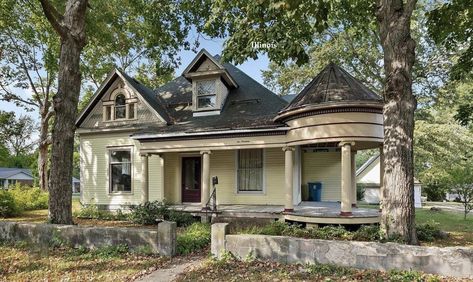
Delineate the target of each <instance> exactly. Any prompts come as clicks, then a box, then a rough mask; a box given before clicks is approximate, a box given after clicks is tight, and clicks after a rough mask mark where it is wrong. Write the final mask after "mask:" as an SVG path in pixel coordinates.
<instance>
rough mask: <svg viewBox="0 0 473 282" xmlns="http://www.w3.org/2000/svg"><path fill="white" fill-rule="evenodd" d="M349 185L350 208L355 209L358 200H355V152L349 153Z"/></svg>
mask: <svg viewBox="0 0 473 282" xmlns="http://www.w3.org/2000/svg"><path fill="white" fill-rule="evenodd" d="M351 185H352V187H351V192H352V194H351V206H352V208H356V207H357V200H358V199H357V198H356V151H352V152H351ZM360 200H361V199H360Z"/></svg>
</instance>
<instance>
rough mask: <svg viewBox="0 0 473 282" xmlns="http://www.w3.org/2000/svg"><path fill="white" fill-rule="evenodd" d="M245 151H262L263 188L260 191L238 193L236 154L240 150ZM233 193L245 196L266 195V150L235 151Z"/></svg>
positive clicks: (237, 156) (237, 155)
mask: <svg viewBox="0 0 473 282" xmlns="http://www.w3.org/2000/svg"><path fill="white" fill-rule="evenodd" d="M247 149H260V150H262V151H263V167H262V170H263V184H262V185H263V187H262V189H261V191H240V189H239V188H240V187H238V158H239V154H238V152H239V151H240V150H247ZM235 193H236V194H239V195H241V194H246V195H266V149H265V148H244V149H237V150H235Z"/></svg>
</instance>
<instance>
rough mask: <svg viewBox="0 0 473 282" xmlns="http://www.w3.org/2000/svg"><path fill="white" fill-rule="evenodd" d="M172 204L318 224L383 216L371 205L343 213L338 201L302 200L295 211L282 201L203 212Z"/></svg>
mask: <svg viewBox="0 0 473 282" xmlns="http://www.w3.org/2000/svg"><path fill="white" fill-rule="evenodd" d="M171 208H172V209H174V210H179V211H184V212H189V213H192V214H194V215H197V216H199V215H205V214H207V215H210V214H211V215H212V216H214V217H247V218H274V219H284V220H288V221H297V222H305V223H314V224H371V223H378V222H379V220H380V212H379V211H378V210H377V209H368V208H353V210H352V213H353V214H352V215H351V216H341V215H340V203H337V202H302V203H300V204H299V205H297V206H295V207H294V212H284V206H282V205H281V206H279V205H219V206H218V207H217V211H216V212H210V211H209V212H203V211H202V210H201V207H200V204H181V205H172V206H171Z"/></svg>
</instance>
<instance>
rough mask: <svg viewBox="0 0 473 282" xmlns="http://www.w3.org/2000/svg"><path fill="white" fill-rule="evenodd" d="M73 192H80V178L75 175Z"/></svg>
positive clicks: (77, 193)
mask: <svg viewBox="0 0 473 282" xmlns="http://www.w3.org/2000/svg"><path fill="white" fill-rule="evenodd" d="M72 194H75V195H79V194H80V180H79V179H77V178H75V177H72Z"/></svg>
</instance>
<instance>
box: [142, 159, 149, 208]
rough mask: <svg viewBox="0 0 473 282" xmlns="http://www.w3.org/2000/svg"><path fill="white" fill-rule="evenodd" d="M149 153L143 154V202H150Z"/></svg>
mask: <svg viewBox="0 0 473 282" xmlns="http://www.w3.org/2000/svg"><path fill="white" fill-rule="evenodd" d="M148 156H149V155H148V154H144V155H141V203H142V204H144V203H146V202H149V171H148Z"/></svg>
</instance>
